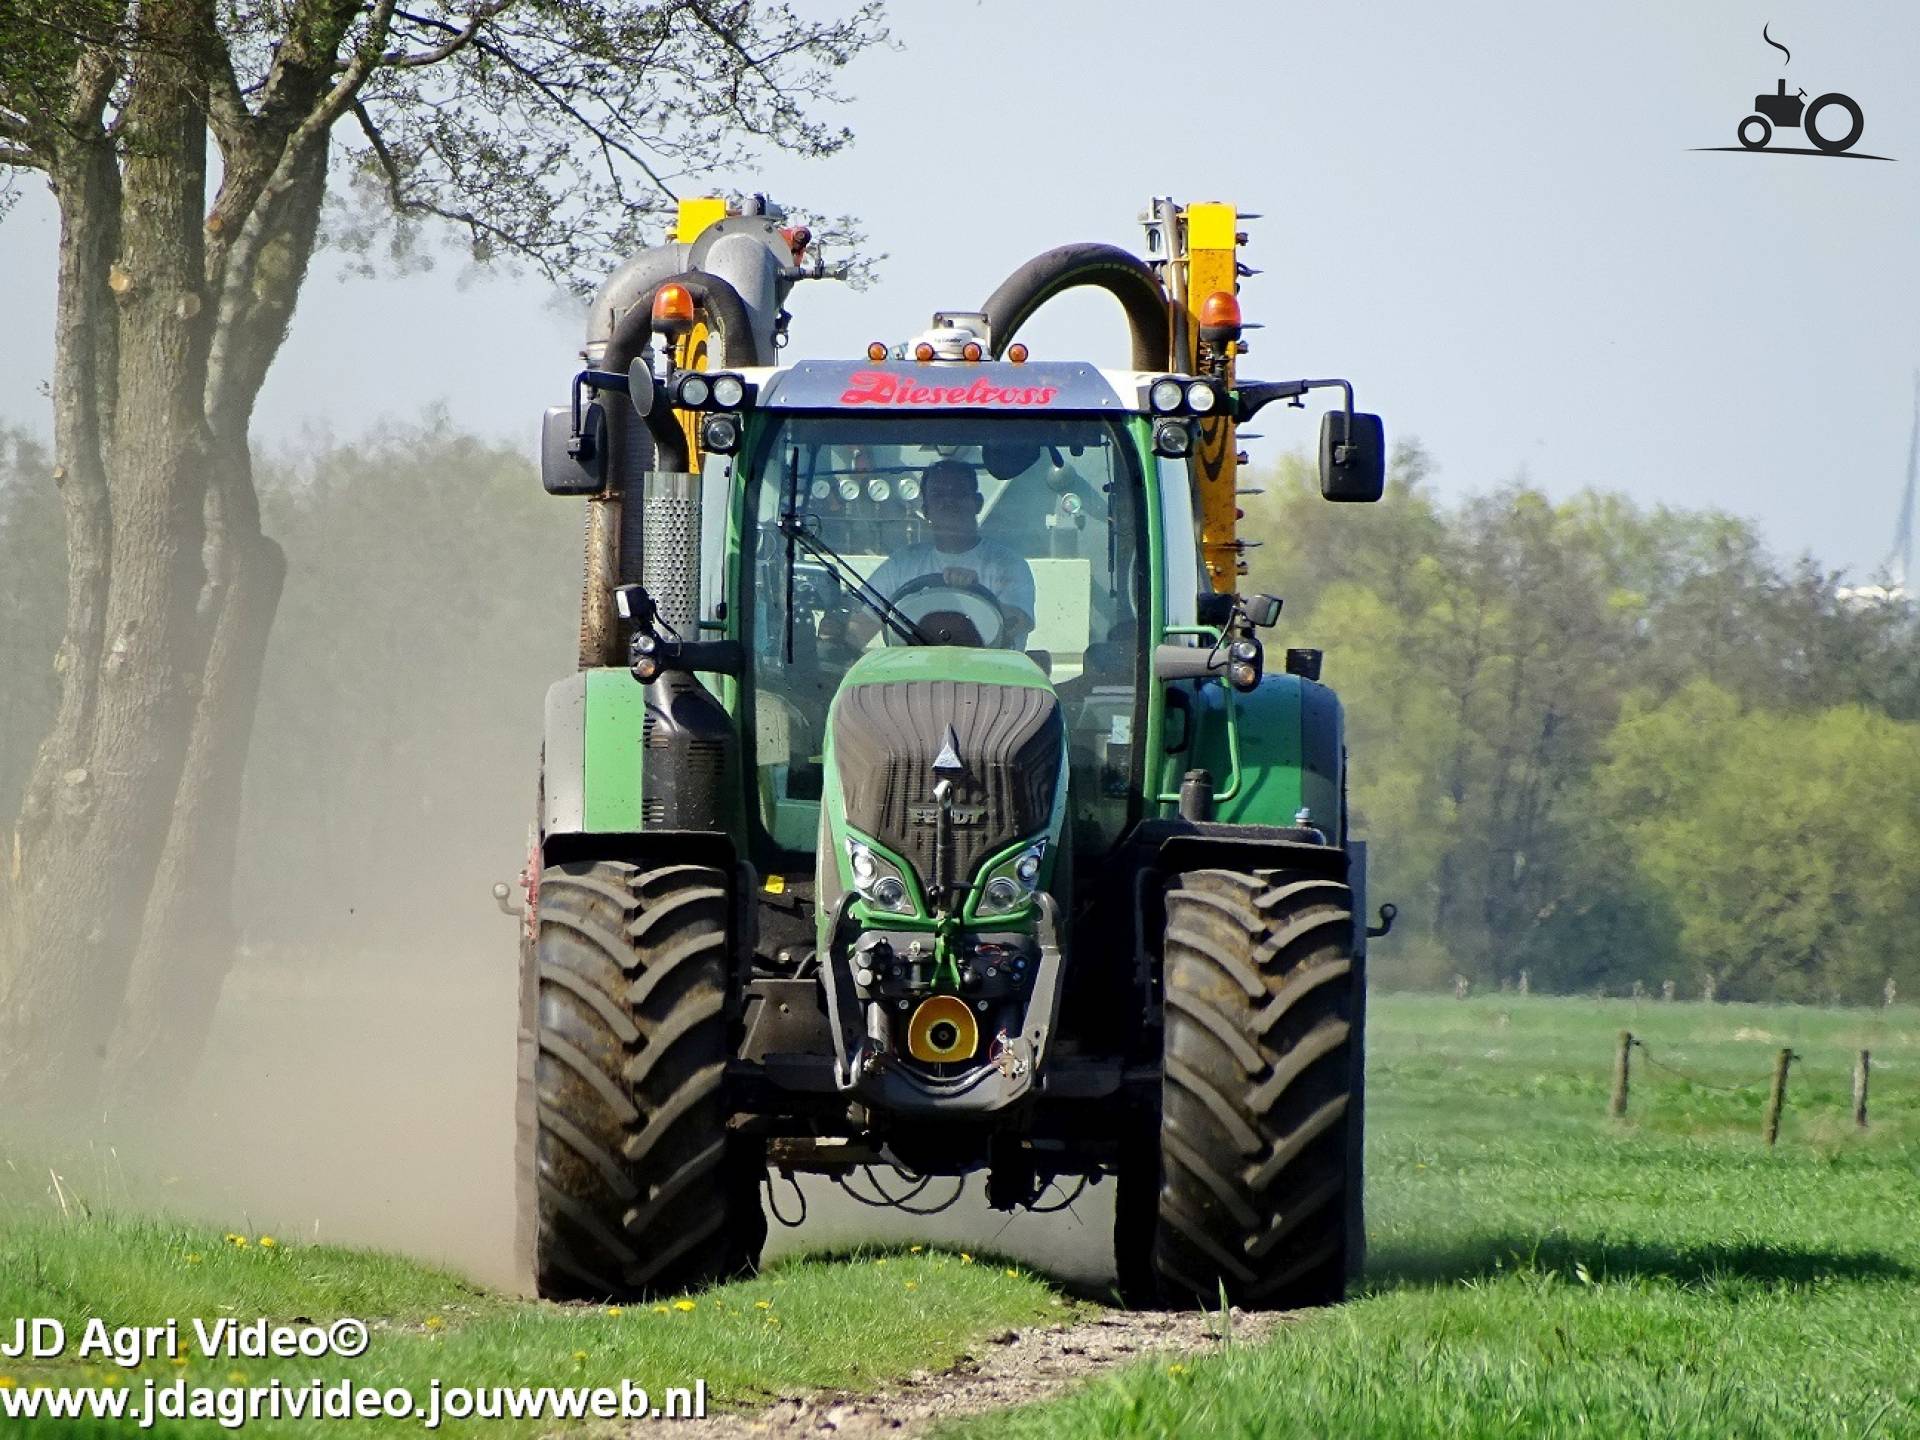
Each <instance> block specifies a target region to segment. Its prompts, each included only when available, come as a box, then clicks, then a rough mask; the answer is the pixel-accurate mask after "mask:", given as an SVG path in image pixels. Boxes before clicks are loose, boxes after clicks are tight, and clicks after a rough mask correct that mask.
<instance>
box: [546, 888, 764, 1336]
mask: <svg viewBox="0 0 1920 1440" xmlns="http://www.w3.org/2000/svg"><path fill="white" fill-rule="evenodd" d="M730 906H731V902H730V898H729V890H728V882H727V876H726V874H725V872H723V871H720V870H715V869H711V868H709V867H706V866H699V865H668V866H662V867H657V868H651V869H642V868H641V867H639V866H637V865H629V864H625V863H621V862H617V861H604V860H603V861H590V862H579V863H570V864H564V865H555V866H551V867H549V868H547V869H546V870H544V871H542V873H541V876H540V887H539V909H538V917H537V919H538V927H537V934H536V938H535V943H534V944H533V945H532V946H531V947H530V950H531V954H530V955H529V957H528V958H529V960H530V961H531V974H529V975H526V976H524V977H523V997H522V1006H523V1029H525V1030H528V1031H530V1032H531V1033H530V1035H529V1036H527V1037H526V1038H524V1039H523V1045H524V1046H525V1047H526V1048H527V1050H529V1051H530V1054H529V1055H528V1056H526V1057H525V1058H524V1059H523V1063H522V1070H521V1084H522V1104H521V1113H522V1121H521V1123H522V1143H521V1166H520V1168H521V1174H520V1177H519V1179H520V1187H521V1209H522V1215H521V1225H522V1229H523V1232H524V1233H525V1235H526V1236H527V1240H526V1241H524V1242H523V1244H524V1245H525V1247H526V1248H528V1249H530V1250H531V1251H532V1262H533V1272H534V1281H535V1286H536V1288H537V1290H538V1292H539V1293H540V1294H541V1295H542V1296H545V1297H547V1298H549V1299H568V1300H601V1299H629V1298H639V1297H645V1296H651V1295H659V1294H666V1293H671V1292H673V1291H677V1290H684V1289H689V1288H692V1287H694V1286H699V1285H705V1284H709V1283H712V1282H714V1281H716V1280H721V1279H724V1278H727V1277H729V1276H732V1275H737V1274H742V1273H748V1272H750V1271H751V1270H752V1269H753V1268H754V1266H756V1265H757V1264H758V1262H759V1256H760V1247H761V1245H762V1244H763V1243H764V1241H765V1239H766V1216H765V1213H764V1212H763V1211H762V1209H761V1205H760V1188H759V1187H760V1182H761V1180H762V1178H763V1177H764V1175H765V1168H764V1159H763V1156H762V1155H761V1153H760V1152H759V1150H758V1149H757V1148H756V1147H755V1146H754V1145H753V1144H752V1143H751V1142H749V1141H748V1140H746V1139H745V1138H744V1137H740V1136H737V1135H735V1134H732V1133H730V1132H729V1129H728V1124H727V1122H728V1116H729V1107H728V1104H727V1097H726V1082H725V1075H726V1066H727V1061H728V1060H729V1059H730V1058H731V1057H732V1055H733V1046H732V1043H731V1027H732V1024H733V1017H732V1012H731V1007H730V1006H729V1004H728V994H727V989H728V987H727V977H728V968H729V963H730V962H729V951H728V915H729V911H730ZM528 1010H531V1012H532V1013H531V1014H530V1015H529V1014H528V1013H527V1012H528ZM529 1040H530V1041H531V1043H530V1044H529V1043H528V1041H529Z"/></svg>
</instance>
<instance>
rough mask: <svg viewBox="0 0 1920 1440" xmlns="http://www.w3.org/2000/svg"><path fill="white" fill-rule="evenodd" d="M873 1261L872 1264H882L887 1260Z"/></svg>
mask: <svg viewBox="0 0 1920 1440" xmlns="http://www.w3.org/2000/svg"><path fill="white" fill-rule="evenodd" d="M873 1263H874V1264H876V1265H884V1264H886V1263H887V1262H886V1261H885V1260H876V1261H874V1262H873Z"/></svg>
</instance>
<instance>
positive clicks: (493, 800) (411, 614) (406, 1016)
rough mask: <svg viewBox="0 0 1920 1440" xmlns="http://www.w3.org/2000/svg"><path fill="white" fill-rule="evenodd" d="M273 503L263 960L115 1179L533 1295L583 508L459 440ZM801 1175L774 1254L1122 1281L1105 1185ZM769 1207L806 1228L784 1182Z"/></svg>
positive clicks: (130, 1198) (294, 466)
mask: <svg viewBox="0 0 1920 1440" xmlns="http://www.w3.org/2000/svg"><path fill="white" fill-rule="evenodd" d="M262 489H263V509H264V512H265V516H266V520H267V523H268V525H269V528H270V530H271V531H272V533H273V534H275V536H276V537H277V538H278V539H279V540H280V542H281V544H282V545H283V546H284V548H285V550H286V553H287V557H288V575H287V585H286V593H285V595H284V597H283V599H282V601H281V604H280V608H279V612H278V614H277V616H276V618H275V624H274V630H273V637H272V641H271V647H270V650H269V654H268V660H267V669H266V673H265V675H264V677H263V681H262V692H261V696H260V702H259V713H258V719H257V722H256V725H255V729H254V734H253V739H252V744H251V748H250V751H249V756H248V762H247V769H246V776H245V797H244V804H243V812H244V813H243V818H242V821H241V827H240V862H239V866H238V873H237V877H236V882H235V884H236V889H235V920H236V923H237V925H238V926H239V930H240V939H241V953H240V956H239V959H238V962H237V964H236V966H235V968H234V970H233V971H232V973H231V974H230V975H229V976H228V978H227V981H226V984H225V987H224V990H223V992H222V994H221V997H220V1002H219V1008H218V1012H217V1014H216V1016H215V1019H214V1023H213V1029H212V1034H211V1039H210V1043H209V1045H208V1048H207V1052H206V1055H205V1058H204V1060H203V1062H202V1064H201V1066H200V1069H199V1071H198V1072H197V1074H196V1075H195V1076H194V1078H193V1079H192V1081H191V1082H190V1083H189V1084H188V1085H187V1086H186V1087H185V1089H184V1091H183V1093H181V1094H179V1095H176V1096H168V1097H165V1098H164V1100H163V1101H161V1102H160V1103H158V1104H156V1105H154V1106H152V1107H151V1109H152V1110H154V1111H155V1112H157V1113H158V1115H159V1119H157V1120H156V1121H153V1122H148V1121H146V1120H142V1121H141V1122H140V1123H139V1126H138V1127H137V1128H136V1127H134V1126H133V1124H132V1122H131V1121H117V1120H116V1119H115V1117H113V1116H111V1115H109V1116H108V1117H107V1125H106V1127H105V1132H104V1138H103V1139H100V1140H95V1141H93V1142H92V1144H93V1146H94V1148H96V1149H97V1148H98V1147H99V1146H101V1145H108V1146H111V1147H112V1148H113V1152H114V1153H115V1154H117V1157H118V1159H117V1162H116V1163H115V1165H114V1166H113V1167H111V1174H110V1178H108V1179H106V1180H104V1181H103V1179H102V1177H101V1175H100V1174H98V1173H96V1174H95V1175H94V1177H93V1188H94V1189H95V1190H101V1189H103V1188H104V1190H105V1192H106V1193H105V1194H104V1195H101V1196H99V1197H98V1198H101V1199H103V1200H105V1201H106V1202H107V1203H111V1204H116V1205H120V1206H123V1207H130V1208H137V1209H153V1208H164V1209H166V1210H169V1211H172V1212H176V1213H180V1214H185V1215H188V1216H193V1217H196V1218H201V1219H205V1220H208V1221H212V1222H214V1223H217V1224H219V1225H222V1226H224V1227H231V1228H233V1229H236V1230H239V1229H246V1230H248V1231H250V1232H252V1233H256V1234H257V1233H260V1232H262V1231H268V1232H271V1233H273V1234H275V1235H286V1236H289V1237H291V1236H299V1237H301V1238H303V1239H306V1240H314V1239H318V1240H321V1241H328V1242H334V1243H342V1244H351V1245H359V1246H370V1247H376V1248H381V1249H386V1250H392V1251H397V1252H400V1253H402V1254H405V1255H408V1256H411V1257H415V1258H418V1259H422V1260H427V1261H433V1262H440V1263H444V1264H446V1265H448V1266H451V1267H453V1268H454V1269H456V1270H458V1271H460V1272H462V1273H464V1274H466V1275H469V1276H471V1277H472V1278H474V1279H475V1280H478V1281H481V1282H483V1283H487V1284H491V1285H495V1286H501V1287H512V1288H519V1287H521V1286H522V1284H523V1281H524V1278H525V1277H522V1276H520V1275H518V1274H516V1273H515V1269H514V1254H513V1232H514V1204H515V1202H514V1175H513V1164H514V1134H513V1129H514V1058H515V1028H516V1020H517V1013H516V1012H517V1000H516V997H517V990H518V976H517V966H518V958H519V956H518V929H517V926H518V922H517V921H516V920H515V919H513V918H510V917H508V916H506V915H503V914H501V913H500V911H499V909H498V908H497V907H496V904H495V902H494V899H493V897H492V894H491V890H492V887H493V885H494V884H495V883H496V882H498V881H503V880H504V881H509V882H511V881H512V880H513V879H514V877H515V876H516V874H517V873H518V872H519V870H520V867H521V865H522V864H523V862H524V860H525V857H526V844H527V830H528V822H529V821H530V820H531V819H532V815H533V806H534V787H535V780H536V776H537V771H538V764H539V747H540V716H541V710H542V704H541V702H542V697H543V696H544V694H545V692H546V689H547V686H548V685H549V684H551V683H552V682H553V681H555V680H557V679H560V678H562V677H564V676H567V675H570V674H572V673H573V671H574V667H575V645H576V621H577V615H578V601H579V593H580V592H579V586H580V520H581V507H580V506H579V505H578V504H577V503H574V504H566V503H559V502H555V501H554V500H553V499H552V498H551V497H548V496H546V495H544V494H543V493H541V490H540V487H539V483H538V481H537V479H536V478H535V477H534V475H533V474H532V473H531V471H530V469H529V467H528V465H527V462H526V458H525V455H524V453H522V452H520V451H518V450H516V449H514V448H512V447H487V446H483V445H480V444H478V443H477V442H474V441H471V440H468V439H465V438H463V437H460V436H457V435H454V434H451V433H450V432H448V431H447V429H446V428H445V426H444V422H428V423H424V424H422V425H420V426H418V427H414V428H404V427H402V428H389V429H386V430H379V431H375V432H373V433H371V434H370V435H368V436H367V437H365V438H363V439H362V440H359V441H356V442H353V443H350V444H342V445H334V446H333V447H332V448H324V447H323V448H321V449H320V450H318V451H317V452H316V453H315V454H314V456H313V457H311V458H307V457H294V458H292V459H287V458H283V459H281V460H278V461H273V462H270V463H264V464H263V478H262ZM148 1023H151V1024H155V1025H159V1026H171V1025H174V1024H176V1023H177V1021H176V1019H175V1018H174V1017H169V1016H165V1015H156V1016H151V1017H148ZM93 1118H94V1120H95V1121H97V1120H98V1118H99V1117H97V1116H96V1117H93ZM74 1133H75V1134H85V1135H99V1134H100V1133H101V1132H100V1130H99V1128H98V1127H97V1125H95V1124H91V1123H90V1124H89V1125H87V1126H86V1127H85V1128H84V1130H80V1129H77V1128H76V1130H75V1132H74ZM71 1138H72V1136H70V1137H69V1139H71ZM81 1148H82V1149H83V1150H84V1149H86V1148H88V1142H87V1141H85V1140H82V1141H81ZM20 1153H22V1154H39V1155H53V1154H56V1153H61V1152H60V1151H58V1150H55V1151H49V1150H46V1149H35V1148H34V1147H32V1146H31V1144H29V1145H27V1146H24V1147H23V1148H22V1150H21V1152H20ZM65 1153H66V1154H70V1153H71V1146H68V1147H66V1151H65ZM64 1159H65V1154H62V1161H63V1163H64ZM72 1168H73V1169H74V1172H75V1180H76V1183H77V1184H79V1185H81V1186H82V1187H83V1188H84V1187H85V1186H86V1185H87V1183H88V1181H87V1176H86V1174H85V1173H84V1172H85V1171H86V1170H87V1169H88V1165H87V1164H86V1163H84V1161H83V1162H78V1163H75V1164H74V1165H73V1167H72ZM96 1169H97V1167H96ZM0 1178H4V1177H0ZM803 1183H804V1184H805V1186H806V1190H807V1215H808V1220H807V1223H806V1224H805V1225H803V1226H802V1227H800V1228H799V1229H798V1230H796V1231H790V1230H786V1229H783V1228H782V1227H781V1226H779V1225H778V1224H777V1223H776V1224H775V1225H774V1226H773V1237H772V1244H771V1245H770V1247H769V1253H770V1254H779V1253H786V1252H789V1251H791V1250H793V1249H794V1248H796V1247H803V1248H805V1247H815V1246H841V1245H846V1244H851V1243H854V1242H856V1241H860V1240H872V1241H893V1240H903V1241H912V1240H939V1241H942V1242H946V1243H951V1244H954V1245H958V1246H962V1247H964V1248H977V1249H979V1250H980V1251H982V1252H994V1253H1006V1254H1012V1255H1016V1256H1022V1257H1026V1258H1028V1259H1030V1260H1031V1261H1032V1262H1033V1263H1034V1264H1035V1265H1036V1266H1039V1267H1042V1268H1046V1269H1049V1270H1050V1271H1051V1272H1053V1273H1058V1274H1061V1275H1063V1277H1068V1278H1073V1279H1076V1280H1080V1281H1083V1282H1086V1283H1094V1284H1097V1283H1099V1281H1100V1278H1101V1277H1102V1276H1103V1275H1104V1274H1106V1273H1108V1272H1110V1270H1111V1256H1110V1248H1111V1242H1110V1238H1109V1237H1110V1234H1111V1215H1112V1210H1111V1192H1112V1186H1111V1184H1108V1185H1106V1186H1103V1187H1098V1188H1094V1189H1090V1190H1088V1191H1087V1192H1086V1193H1084V1194H1083V1195H1081V1196H1080V1197H1079V1198H1078V1199H1077V1200H1076V1202H1075V1204H1074V1208H1073V1210H1072V1212H1063V1213H1061V1214H1058V1215H1053V1216H1046V1217H1026V1216H1020V1217H1015V1218H1013V1219H1011V1221H1010V1220H1009V1217H1007V1216H1006V1215H1002V1214H996V1213H994V1212H991V1211H989V1210H987V1209H986V1207H985V1204H984V1201H983V1197H982V1196H981V1195H980V1193H979V1190H978V1186H977V1185H976V1186H975V1187H974V1188H973V1190H972V1191H971V1192H970V1193H969V1194H968V1195H967V1196H966V1197H965V1198H964V1199H963V1200H962V1202H961V1203H960V1204H958V1205H956V1206H955V1207H954V1208H953V1209H952V1210H951V1211H949V1212H948V1213H946V1214H944V1215H942V1216H939V1217H926V1218H923V1217H911V1216H905V1215H900V1214H896V1213H892V1212H887V1211H878V1210H867V1209H863V1208H861V1207H859V1206H857V1205H855V1204H854V1203H853V1202H852V1201H850V1200H848V1199H847V1198H846V1197H845V1196H844V1195H842V1194H841V1193H840V1192H839V1191H838V1190H836V1189H835V1188H834V1187H833V1186H832V1185H831V1184H829V1183H826V1182H824V1181H821V1180H818V1179H812V1180H807V1181H804V1182H803ZM949 1186H950V1182H945V1181H941V1182H936V1183H935V1184H934V1185H933V1186H930V1187H929V1189H928V1191H927V1192H926V1193H925V1198H929V1199H931V1198H936V1197H944V1196H945V1195H946V1194H947V1193H948V1191H949ZM893 1187H894V1188H895V1189H896V1190H903V1189H905V1188H906V1187H905V1186H904V1184H902V1183H900V1182H899V1181H898V1180H897V1178H896V1179H894V1181H893ZM772 1198H773V1200H774V1202H775V1203H776V1204H777V1205H778V1206H779V1207H780V1209H781V1211H782V1213H784V1214H787V1215H794V1214H797V1212H798V1207H797V1205H796V1203H795V1200H794V1196H793V1193H792V1190H791V1187H789V1186H787V1185H786V1184H785V1183H784V1182H779V1183H776V1184H775V1185H774V1187H773V1196H772Z"/></svg>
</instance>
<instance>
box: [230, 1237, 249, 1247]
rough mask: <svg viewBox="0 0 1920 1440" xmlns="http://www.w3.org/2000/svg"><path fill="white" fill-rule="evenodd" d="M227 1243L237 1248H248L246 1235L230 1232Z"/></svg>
mask: <svg viewBox="0 0 1920 1440" xmlns="http://www.w3.org/2000/svg"><path fill="white" fill-rule="evenodd" d="M227 1244H229V1245H231V1246H233V1248H234V1249H236V1250H244V1249H246V1248H247V1237H246V1236H244V1235H232V1234H229V1235H228V1236H227Z"/></svg>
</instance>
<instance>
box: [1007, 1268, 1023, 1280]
mask: <svg viewBox="0 0 1920 1440" xmlns="http://www.w3.org/2000/svg"><path fill="white" fill-rule="evenodd" d="M1006 1273H1007V1276H1008V1278H1009V1279H1013V1280H1018V1279H1019V1278H1020V1272H1019V1271H1018V1270H1008V1271H1007V1272H1006Z"/></svg>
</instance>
